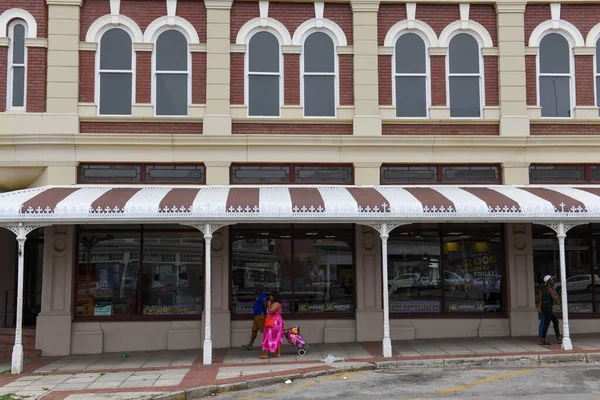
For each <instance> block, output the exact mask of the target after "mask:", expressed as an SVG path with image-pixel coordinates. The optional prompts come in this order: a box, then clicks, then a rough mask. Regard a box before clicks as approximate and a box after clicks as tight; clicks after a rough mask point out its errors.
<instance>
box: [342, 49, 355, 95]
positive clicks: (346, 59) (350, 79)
mask: <svg viewBox="0 0 600 400" xmlns="http://www.w3.org/2000/svg"><path fill="white" fill-rule="evenodd" d="M339 60H340V61H339V68H340V105H341V106H352V105H354V55H352V54H341V55H340V56H339Z"/></svg>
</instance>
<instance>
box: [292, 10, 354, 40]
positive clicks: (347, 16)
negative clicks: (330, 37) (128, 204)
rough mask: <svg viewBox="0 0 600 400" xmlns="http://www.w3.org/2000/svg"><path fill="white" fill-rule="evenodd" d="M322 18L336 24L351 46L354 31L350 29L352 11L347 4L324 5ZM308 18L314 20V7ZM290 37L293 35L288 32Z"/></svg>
mask: <svg viewBox="0 0 600 400" xmlns="http://www.w3.org/2000/svg"><path fill="white" fill-rule="evenodd" d="M323 17H324V18H327V19H330V20H332V21H333V22H335V23H336V24H338V25H339V26H340V28H342V30H343V31H344V34H345V35H346V40H347V41H348V44H349V45H351V44H352V43H353V40H354V39H353V38H354V29H353V27H352V9H351V8H350V4H349V3H325V10H324V11H323ZM310 18H314V7H313V15H312V16H311V17H310ZM310 18H307V19H310ZM290 35H293V33H292V32H290Z"/></svg>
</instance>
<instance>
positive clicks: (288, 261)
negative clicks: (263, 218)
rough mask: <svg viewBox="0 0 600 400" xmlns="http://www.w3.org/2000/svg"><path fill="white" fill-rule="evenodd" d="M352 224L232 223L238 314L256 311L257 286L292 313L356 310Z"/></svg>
mask: <svg viewBox="0 0 600 400" xmlns="http://www.w3.org/2000/svg"><path fill="white" fill-rule="evenodd" d="M353 235H354V229H353V228H352V226H351V225H335V226H333V225H317V226H314V227H313V226H308V225H294V226H291V225H279V226H260V225H253V226H252V228H247V227H244V226H243V225H242V226H236V227H233V228H232V231H231V236H232V243H231V257H232V270H231V275H232V314H236V315H252V304H253V302H254V297H255V290H256V288H257V287H258V288H262V289H263V291H264V292H265V293H269V292H273V291H278V292H279V293H280V294H281V297H282V299H283V301H282V305H283V312H284V313H287V314H316V313H353V312H354V252H353Z"/></svg>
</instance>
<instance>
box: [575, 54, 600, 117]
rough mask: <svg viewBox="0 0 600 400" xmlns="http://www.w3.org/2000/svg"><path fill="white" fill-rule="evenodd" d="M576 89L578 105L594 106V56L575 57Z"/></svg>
mask: <svg viewBox="0 0 600 400" xmlns="http://www.w3.org/2000/svg"><path fill="white" fill-rule="evenodd" d="M575 77H576V78H575V91H576V99H577V105H578V106H593V105H594V104H595V103H596V101H595V99H594V57H593V56H576V57H575Z"/></svg>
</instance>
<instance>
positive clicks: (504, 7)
mask: <svg viewBox="0 0 600 400" xmlns="http://www.w3.org/2000/svg"><path fill="white" fill-rule="evenodd" d="M526 6H527V2H525V1H523V2H521V1H515V2H508V1H507V2H496V13H498V14H499V13H525V7H526Z"/></svg>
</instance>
